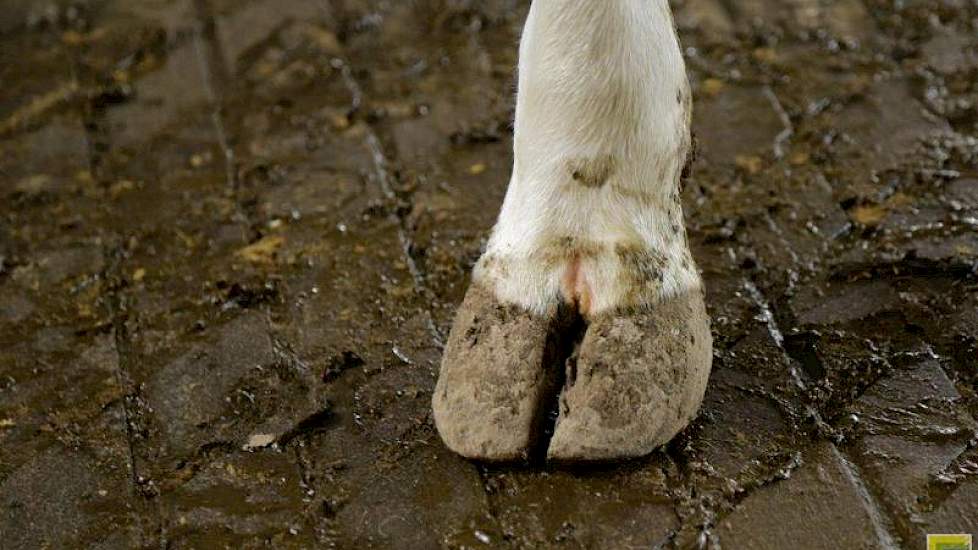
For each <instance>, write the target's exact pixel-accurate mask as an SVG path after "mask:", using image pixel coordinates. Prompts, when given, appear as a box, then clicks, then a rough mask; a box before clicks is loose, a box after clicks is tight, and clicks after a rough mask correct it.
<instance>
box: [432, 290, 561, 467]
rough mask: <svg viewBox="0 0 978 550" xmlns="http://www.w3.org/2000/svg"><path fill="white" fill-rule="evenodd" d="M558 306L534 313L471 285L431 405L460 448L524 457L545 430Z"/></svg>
mask: <svg viewBox="0 0 978 550" xmlns="http://www.w3.org/2000/svg"><path fill="white" fill-rule="evenodd" d="M557 316H558V308H557V307H556V306H555V307H554V308H553V310H552V311H550V312H548V313H547V314H546V315H534V314H532V313H529V312H527V311H524V310H523V309H522V308H519V307H517V306H514V305H505V304H501V303H500V302H499V301H498V300H497V299H496V298H495V297H494V296H493V294H492V293H491V292H489V291H488V290H486V289H485V288H484V287H483V286H482V285H479V284H473V285H472V287H470V288H469V290H468V293H467V294H466V296H465V300H464V302H463V303H462V306H461V307H460V308H459V311H458V313H457V315H456V317H455V323H454V326H453V327H452V333H451V336H450V337H449V340H448V344H447V346H446V348H445V354H444V356H443V358H442V364H441V373H440V375H439V378H438V384H437V386H436V387H435V393H434V397H433V398H432V406H433V409H434V418H435V425H436V426H437V428H438V432H439V434H441V437H442V440H443V441H444V442H445V444H446V445H447V446H448V447H449V448H450V449H452V450H453V451H455V452H456V453H458V454H460V455H462V456H465V457H468V458H475V459H481V460H490V461H502V460H517V459H526V458H527V457H528V456H529V453H530V451H531V448H532V447H533V445H534V444H535V442H536V441H537V440H538V438H539V436H540V433H539V432H540V430H541V429H542V428H543V420H544V417H545V414H544V412H543V411H541V410H540V406H541V403H543V402H544V401H545V396H546V395H548V394H551V395H552V394H553V393H554V392H555V391H557V389H558V388H555V387H554V385H555V384H556V383H557V380H558V378H559V377H558V376H557V373H555V372H554V369H555V368H556V366H555V363H556V362H557V358H556V356H555V354H556V352H557V347H558V346H557V344H556V342H555V339H556V338H559V333H560V331H559V329H557V328H556V327H555V326H554V323H555V322H556V321H557Z"/></svg>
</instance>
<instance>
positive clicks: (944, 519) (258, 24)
mask: <svg viewBox="0 0 978 550" xmlns="http://www.w3.org/2000/svg"><path fill="white" fill-rule="evenodd" d="M527 5H528V2H526V1H516V0H485V1H482V2H478V1H470V0H414V1H408V0H403V1H402V0H317V1H314V0H247V1H232V0H195V1H191V0H141V1H138V2H133V1H126V0H77V1H72V2H67V1H51V2H35V1H32V0H7V1H6V2H4V3H3V9H2V10H0V82H2V83H3V84H2V86H0V546H2V547H3V548H5V549H7V548H10V549H14V548H39V547H47V548H254V547H263V546H274V547H284V548H398V549H414V548H419V549H424V548H612V549H618V548H689V547H693V548H695V547H700V548H721V547H722V548H733V549H740V548H747V549H754V548H758V549H766V548H785V547H791V548H799V549H806V548H826V549H829V548H832V549H835V548H923V547H924V546H923V545H924V542H923V541H924V536H925V534H926V533H928V532H969V533H973V534H976V535H978V449H976V445H978V440H976V426H978V425H976V421H975V419H976V418H978V395H976V389H978V313H976V312H978V284H976V268H978V233H976V229H978V140H976V135H978V38H976V36H978V5H976V4H975V3H974V2H968V1H960V0H958V1H954V0H940V1H934V0H926V1H924V0H907V1H902V2H894V1H890V0H836V1H820V0H791V1H783V0H741V1H735V0H678V1H676V2H674V9H675V13H676V20H677V24H678V26H679V28H680V32H681V36H682V40H683V43H684V46H685V47H686V54H687V62H688V65H689V69H690V76H691V80H692V84H693V88H694V91H695V103H694V108H695V115H694V118H695V131H696V135H697V137H698V141H699V152H700V154H699V157H698V160H697V162H696V164H695V166H694V170H693V173H692V176H691V177H690V179H689V181H688V182H687V184H686V187H685V191H684V201H685V207H686V213H687V220H688V225H689V228H690V238H691V241H692V243H693V246H694V255H695V257H696V259H697V261H698V262H699V265H700V266H701V268H702V269H703V271H704V277H705V280H706V284H707V288H708V306H709V309H710V313H711V316H712V318H713V330H714V333H715V338H716V352H715V353H716V360H715V367H714V373H713V377H712V379H711V383H710V387H709V390H708V394H707V401H706V404H705V406H704V408H703V410H702V413H701V415H700V417H699V419H698V420H697V421H696V422H695V423H694V425H693V426H691V427H690V428H689V429H688V430H687V431H686V432H685V433H684V434H683V435H682V436H681V437H680V438H679V439H678V440H676V441H675V442H673V443H672V444H671V445H669V446H668V447H667V448H665V449H662V450H660V451H658V452H656V453H655V454H654V455H652V456H651V457H649V458H647V459H643V460H639V461H635V462H630V463H627V464H623V465H617V466H604V467H600V468H588V469H577V470H560V469H545V468H539V467H528V466H510V467H497V466H483V465H477V464H472V463H470V462H466V461H464V460H461V459H459V458H457V457H455V456H453V455H452V454H450V453H448V452H447V451H446V450H445V449H444V448H443V446H442V445H441V443H440V441H439V439H438V437H437V435H436V434H435V432H434V430H433V427H432V423H431V416H430V410H429V401H430V394H431V390H432V387H433V385H434V381H435V377H436V373H437V368H438V362H439V358H440V353H441V346H442V342H443V341H444V338H445V334H446V332H447V330H448V327H449V326H450V322H451V319H452V315H453V311H454V308H455V306H456V304H458V303H459V301H460V300H461V297H462V295H463V292H464V290H465V287H466V285H467V272H468V269H469V268H470V267H471V264H472V263H473V262H474V260H475V259H476V258H477V257H478V254H479V251H480V247H481V246H482V245H483V244H484V240H485V238H486V235H487V232H488V230H489V228H490V227H491V225H492V223H493V221H494V216H495V214H496V212H497V209H498V206H499V203H500V201H501V199H502V196H503V193H504V191H505V185H506V182H507V178H508V175H509V173H508V172H509V164H510V157H511V153H510V149H511V130H510V119H511V116H512V112H511V111H512V103H513V101H512V100H513V85H514V84H513V80H514V74H515V67H514V65H515V62H516V57H515V56H516V44H517V40H518V33H519V26H520V24H521V23H522V18H523V16H524V14H525V11H526V8H527Z"/></svg>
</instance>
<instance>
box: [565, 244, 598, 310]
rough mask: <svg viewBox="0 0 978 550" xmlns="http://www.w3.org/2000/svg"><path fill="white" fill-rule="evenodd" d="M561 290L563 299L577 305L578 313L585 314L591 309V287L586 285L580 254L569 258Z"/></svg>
mask: <svg viewBox="0 0 978 550" xmlns="http://www.w3.org/2000/svg"><path fill="white" fill-rule="evenodd" d="M561 292H562V293H563V295H564V299H565V300H567V302H568V303H569V304H571V305H574V306H576V307H577V311H578V313H580V314H581V315H583V316H587V315H588V313H589V312H590V311H591V287H590V286H589V285H588V282H587V277H586V276H585V275H584V272H583V271H582V270H581V258H580V256H576V255H575V256H574V257H573V258H571V261H570V264H569V265H568V266H567V271H566V272H564V277H563V281H562V284H561Z"/></svg>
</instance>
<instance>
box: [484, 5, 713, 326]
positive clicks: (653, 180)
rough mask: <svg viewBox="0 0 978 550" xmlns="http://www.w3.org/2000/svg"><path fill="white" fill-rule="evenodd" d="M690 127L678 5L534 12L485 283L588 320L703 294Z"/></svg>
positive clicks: (513, 297)
mask: <svg viewBox="0 0 978 550" xmlns="http://www.w3.org/2000/svg"><path fill="white" fill-rule="evenodd" d="M689 120H690V91H689V84H688V81H687V78H686V70H685V65H684V62H683V58H682V53H681V52H680V49H679V43H678V40H677V37H676V33H675V30H674V28H673V21H672V15H671V13H670V11H669V6H668V3H667V1H666V0H606V1H603V2H593V1H590V0H536V1H535V2H533V5H532V7H531V8H530V14H529V16H528V18H527V21H526V25H525V28H524V32H523V38H522V41H521V44H520V61H519V88H518V94H517V106H516V125H515V128H516V131H515V162H514V166H513V174H512V179H511V180H510V184H509V189H508V191H507V194H506V199H505V202H504V204H503V208H502V211H501V213H500V216H499V220H498V223H497V224H496V227H495V229H494V230H493V233H492V237H491V238H490V240H489V245H488V247H487V250H486V253H485V254H484V255H483V258H482V259H481V260H480V262H479V264H478V265H477V266H476V270H475V275H474V278H475V280H476V281H478V282H481V283H483V284H486V285H487V286H488V287H490V288H492V289H494V290H495V292H496V294H497V296H498V297H499V298H500V299H501V300H503V301H505V302H509V303H515V304H519V305H522V306H523V307H525V308H528V309H530V310H532V311H535V312H543V311H544V310H546V308H547V307H548V306H549V305H551V304H552V303H554V302H555V301H556V300H559V299H560V298H563V299H565V300H568V301H577V302H578V304H579V306H580V308H581V310H582V313H587V314H597V313H600V312H603V311H607V310H611V309H614V308H616V307H622V306H636V305H647V304H650V303H655V302H658V301H660V300H663V299H666V298H669V297H671V296H674V295H676V294H679V293H681V292H684V291H686V290H689V289H692V288H695V287H698V286H699V285H700V280H699V275H698V273H697V271H696V267H695V265H694V264H693V261H692V259H691V257H690V253H689V248H688V245H687V243H686V236H685V229H684V224H683V216H682V209H681V206H680V204H679V195H678V194H679V178H680V173H681V171H682V169H683V164H684V161H685V159H686V156H687V153H688V150H689V147H690V130H689Z"/></svg>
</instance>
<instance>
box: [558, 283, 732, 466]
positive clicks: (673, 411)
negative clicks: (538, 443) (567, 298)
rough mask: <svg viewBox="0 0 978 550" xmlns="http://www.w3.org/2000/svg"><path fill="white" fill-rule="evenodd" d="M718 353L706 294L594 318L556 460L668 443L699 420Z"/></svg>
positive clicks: (571, 366) (576, 365)
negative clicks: (705, 305) (708, 314)
mask: <svg viewBox="0 0 978 550" xmlns="http://www.w3.org/2000/svg"><path fill="white" fill-rule="evenodd" d="M712 348H713V341H712V337H711V335H710V327H709V320H708V318H707V316H706V310H705V307H704V304H703V294H702V291H700V290H693V291H690V292H687V293H685V294H682V295H680V296H677V297H674V298H672V299H670V300H667V301H666V302H663V303H659V304H656V305H654V306H651V307H650V308H648V309H639V310H631V311H623V312H615V313H606V314H603V315H600V316H598V317H596V318H595V319H593V320H591V322H590V324H589V327H588V330H587V334H586V335H585V337H584V340H583V342H582V343H581V347H580V351H579V354H578V356H577V358H576V361H575V360H573V358H572V360H570V361H568V370H569V372H568V373H567V381H566V385H565V386H564V390H563V392H562V394H561V397H560V416H559V417H558V419H557V425H556V428H555V430H554V435H553V438H552V439H551V441H550V446H549V449H548V452H547V457H548V459H549V460H554V461H563V462H574V461H583V460H617V459H626V458H633V457H640V456H644V455H647V454H649V453H651V452H652V451H653V450H655V448H656V447H658V446H660V445H662V444H664V443H667V442H668V441H669V440H671V439H672V438H673V437H674V436H675V435H676V434H678V433H679V432H680V431H682V429H683V428H685V427H686V425H687V424H689V422H690V421H691V420H692V419H693V418H694V417H695V416H696V411H697V410H698V409H699V407H700V404H701V403H702V401H703V394H704V392H705V391H706V383H707V380H708V378H709V375H710V366H711V362H712V353H713V351H712Z"/></svg>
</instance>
